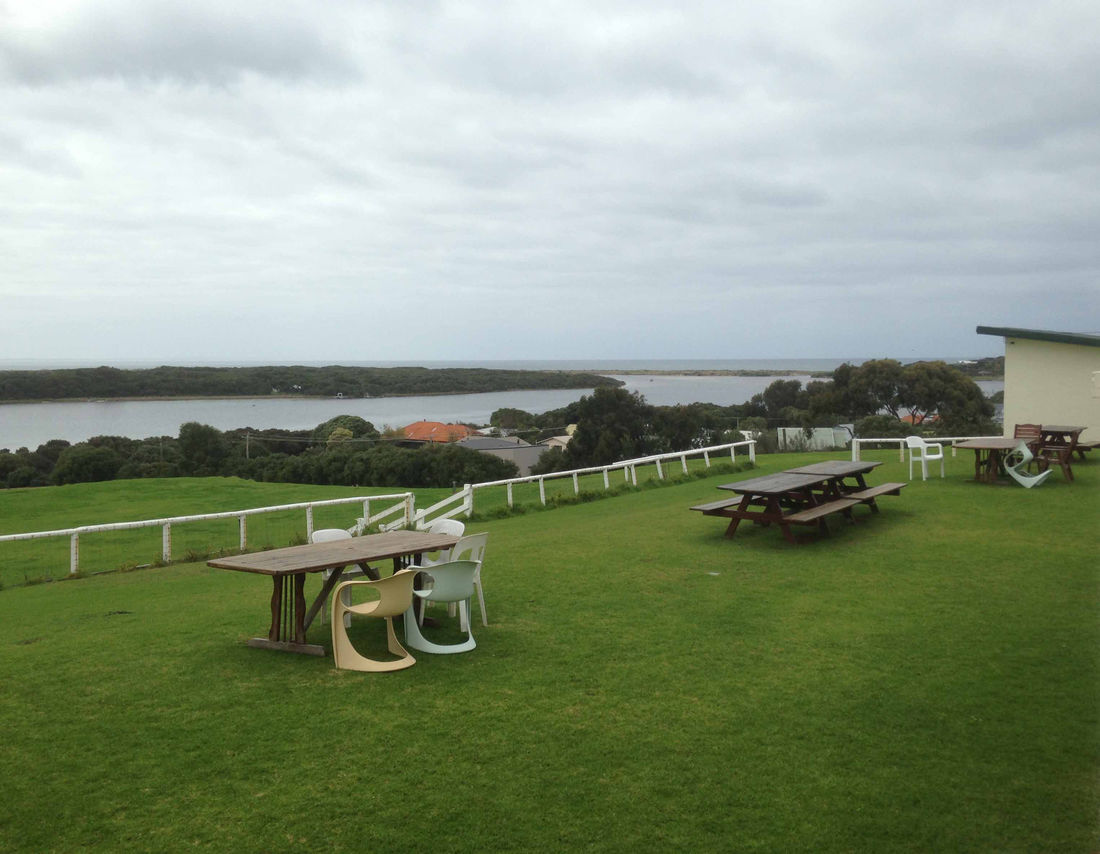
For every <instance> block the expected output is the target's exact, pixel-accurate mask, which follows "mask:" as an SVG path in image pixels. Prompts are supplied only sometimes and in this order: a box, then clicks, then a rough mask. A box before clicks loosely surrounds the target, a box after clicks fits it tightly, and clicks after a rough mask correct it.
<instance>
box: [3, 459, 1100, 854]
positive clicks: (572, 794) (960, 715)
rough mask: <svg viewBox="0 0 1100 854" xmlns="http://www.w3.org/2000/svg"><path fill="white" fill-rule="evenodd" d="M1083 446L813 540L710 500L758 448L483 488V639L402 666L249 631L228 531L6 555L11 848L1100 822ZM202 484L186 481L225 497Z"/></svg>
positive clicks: (915, 486)
mask: <svg viewBox="0 0 1100 854" xmlns="http://www.w3.org/2000/svg"><path fill="white" fill-rule="evenodd" d="M871 456H872V458H876V459H881V460H883V461H884V465H882V466H881V467H880V468H879V469H877V470H876V471H875V472H874V473H873V475H872V476H871V478H869V479H870V480H871V482H880V481H883V480H905V479H906V473H905V470H904V467H903V466H901V465H899V464H898V463H897V457H896V455H895V454H893V453H890V452H883V453H882V454H881V455H879V454H872V455H871ZM822 458H824V455H813V454H807V455H773V456H766V457H760V458H759V459H758V462H759V463H760V467H759V469H758V471H757V472H754V473H753V474H757V473H767V472H770V471H778V470H781V469H784V468H788V467H791V466H792V465H797V464H802V463H805V462H810V461H814V460H817V459H822ZM1075 471H1076V472H1077V474H1078V480H1077V482H1076V483H1074V484H1067V483H1066V482H1065V481H1064V480H1062V478H1061V475H1060V474H1055V475H1054V476H1053V477H1052V478H1051V479H1050V480H1048V481H1047V483H1046V484H1044V485H1043V486H1042V487H1041V488H1038V489H1034V490H1029V491H1028V490H1023V489H1021V488H1019V487H1016V486H1015V485H1012V486H1003V487H989V486H986V485H980V484H976V483H973V482H972V481H971V480H970V477H971V459H970V458H969V457H965V456H963V455H962V454H960V456H959V458H958V459H954V460H951V459H949V461H948V476H947V478H946V479H944V480H940V479H939V478H933V479H930V480H929V481H927V482H921V481H915V482H913V483H912V484H911V485H909V486H908V487H907V488H906V489H904V490H903V491H902V494H901V496H900V497H896V498H895V497H885V498H881V499H879V503H880V505H881V507H882V512H881V513H880V514H879V515H877V516H873V517H872V516H870V514H868V513H866V512H864V510H863V508H859V509H858V510H857V515H858V519H859V521H858V522H857V524H854V525H845V524H843V522H842V520H836V521H830V526H831V527H832V529H833V530H834V532H835V533H834V536H832V537H829V538H817V537H815V536H812V535H807V542H806V543H805V544H803V545H800V546H797V547H793V546H791V545H790V544H788V543H786V542H785V541H784V540H783V538H782V537H781V536H780V534H779V532H778V531H776V530H774V529H763V528H755V527H752V526H742V529H741V531H739V532H738V535H737V537H736V538H734V539H733V540H725V539H724V538H723V537H722V531H723V528H724V525H723V524H722V522H721V520H718V519H713V518H706V517H703V516H701V515H700V514H698V513H692V512H690V511H688V509H687V508H688V507H689V506H690V505H692V504H696V503H700V502H703V501H709V500H713V499H714V498H716V497H721V496H720V494H719V493H717V491H716V490H715V486H716V485H717V484H719V483H722V482H725V481H728V480H731V479H738V478H741V477H747V476H751V475H749V474H744V473H742V474H736V475H730V474H716V475H714V476H712V477H708V478H703V479H693V480H687V481H684V482H681V483H678V484H675V485H670V486H664V487H662V488H658V489H645V490H640V491H637V492H632V493H629V494H623V495H619V496H617V497H614V498H609V499H607V500H603V501H593V502H590V503H583V504H577V505H575V506H564V507H560V508H558V509H555V510H552V511H548V512H540V513H527V514H523V515H520V516H516V517H512V518H506V519H494V520H490V521H483V522H478V523H476V524H473V525H471V526H470V527H469V528H468V530H469V531H471V532H472V531H475V530H486V531H489V532H490V538H489V549H488V551H487V553H486V563H485V567H484V584H485V592H486V598H487V603H488V610H489V618H490V625H489V627H487V628H484V627H481V625H480V622H479V621H475V627H474V628H475V634H476V636H477V639H478V644H479V646H478V648H477V649H476V650H475V651H474V652H472V653H469V654H466V655H459V656H429V655H421V656H419V658H418V662H417V665H416V666H415V667H412V668H410V669H409V670H406V671H401V672H399V673H395V674H382V675H368V674H359V673H351V672H345V671H336V670H335V669H334V668H333V666H332V661H331V658H310V657H303V656H294V655H289V654H281V653H276V652H269V651H263V650H256V649H252V648H249V647H246V646H245V645H244V641H245V639H247V638H248V637H250V636H253V635H257V634H262V633H263V632H264V631H265V629H266V624H267V619H268V614H267V598H268V595H269V590H270V585H269V584H268V583H267V580H266V579H263V578H259V577H255V576H250V575H245V574H239V573H232V572H226V571H221V570H214V569H210V568H208V567H206V566H205V564H203V563H194V564H176V565H172V566H168V567H161V568H156V569H149V570H142V571H137V572H125V573H114V574H106V575H98V576H94V577H89V578H82V579H77V580H73V581H66V582H64V583H55V584H38V585H32V586H19V587H8V588H7V589H4V590H3V591H0V625H2V626H3V631H2V642H0V668H2V672H3V674H4V676H3V688H2V689H0V725H2V726H3V732H4V736H5V738H4V744H3V747H2V748H0V779H2V780H3V781H4V782H3V784H2V786H3V798H2V799H0V850H4V851H28V852H31V851H33V852H40V851H78V850H105V851H107V850H109V851H119V850H127V851H177V850H183V849H188V850H190V849H199V850H214V851H228V850H233V851H308V850H318V849H321V850H333V851H361V850H383V851H420V850H423V851H486V850H498V851H529V850H538V851H560V850H574V849H583V850H590V851H653V850H660V851H684V850H694V851H715V850H723V851H769V852H770V851H811V850H812V851H815V852H821V851H824V852H832V851H836V852H841V851H874V852H892V851H912V852H928V851H945V852H960V851H982V852H984V851H990V852H992V851H997V852H1002V851H1007V852H1035V851H1051V852H1063V851H1082V852H1089V851H1095V850H1097V849H1098V847H1100V844H1098V834H1097V831H1098V822H1097V815H1098V808H1100V784H1098V776H1097V770H1098V768H1100V762H1098V759H1100V726H1098V724H1100V720H1098V708H1100V702H1098V700H1100V693H1098V686H1100V625H1098V620H1097V614H1098V613H1100V612H1098V604H1100V584H1098V581H1100V572H1098V562H1097V554H1098V549H1097V546H1098V545H1100V543H1098V536H1097V525H1096V520H1097V510H1098V509H1100V502H1098V500H1097V496H1098V494H1100V493H1098V492H1097V481H1098V480H1100V477H1098V472H1100V465H1098V464H1097V463H1096V462H1094V461H1093V462H1090V463H1087V464H1084V465H1081V466H1078V467H1076V469H1075ZM106 486H113V485H104V487H106ZM176 486H177V488H178V489H179V490H180V491H179V493H178V494H179V498H180V501H179V506H178V507H177V506H176V504H175V503H174V500H173V496H172V494H171V492H172V490H169V492H168V493H167V494H166V495H165V496H164V501H165V504H164V507H165V511H164V513H163V515H171V514H175V513H190V512H196V507H194V506H192V503H191V502H192V501H193V500H194V496H192V495H190V494H188V493H187V484H186V483H185V482H177V483H176ZM259 486H271V485H259ZM234 488H236V487H235V486H234ZM299 489H304V490H306V491H308V492H309V494H308V496H307V497H310V498H322V497H329V495H330V492H329V491H328V490H325V489H316V488H314V489H311V488H308V487H287V490H288V492H287V493H285V494H286V495H290V494H291V493H293V492H294V490H299ZM202 491H203V493H204V494H203V496H202V502H203V503H202V509H203V510H205V509H208V508H209V507H210V506H211V505H219V504H220V502H222V501H223V499H224V501H225V502H226V503H228V505H231V506H229V507H228V508H227V509H236V507H237V506H239V505H240V501H241V497H240V495H239V494H238V495H231V496H228V497H226V496H220V495H219V494H218V489H217V484H216V483H206V482H204V483H203V485H202ZM31 492H37V493H39V494H40V496H41V497H40V498H39V497H38V496H35V500H36V501H40V502H41V506H42V507H43V508H47V507H48V508H49V509H48V512H49V513H56V514H57V515H56V516H55V517H50V518H54V519H60V518H62V517H65V518H66V519H70V518H71V516H72V515H80V514H82V513H84V512H85V510H87V508H88V506H90V505H97V506H101V505H99V504H98V502H99V501H100V499H98V498H97V497H96V496H95V490H94V489H92V488H90V489H89V491H88V492H86V493H79V494H78V492H76V491H70V492H66V491H65V490H64V489H56V490H37V491H31ZM70 496H77V497H78V498H79V503H78V504H75V505H72V506H69V507H66V506H65V505H66V502H67V501H68V500H69V497H70ZM23 500H26V499H23ZM102 500H103V501H108V500H117V501H119V502H123V503H124V496H120V495H115V494H113V493H112V497H111V498H103V499H102ZM143 500H144V499H143ZM280 500H282V499H280ZM287 500H300V499H296V498H288V499H287ZM265 501H266V499H265ZM261 503H263V502H261ZM272 503H278V502H277V501H273V502H272ZM9 506H10V505H9ZM3 507H4V505H0V508H3ZM78 511H79V512H78ZM111 511H112V513H115V514H116V517H117V514H118V513H123V514H124V515H125V513H126V507H124V506H116V507H112V508H111ZM39 512H41V513H46V512H47V510H45V509H43V510H41V511H39ZM39 518H40V519H42V518H44V517H41V516H40V517H39ZM834 518H835V517H834ZM95 521H102V520H101V519H96V520H95ZM35 524H37V523H36V522H33V523H31V524H30V525H27V526H20V527H21V528H22V529H23V530H33V529H35V527H34V526H35ZM45 524H46V526H48V527H62V526H63V525H61V524H58V523H57V522H56V521H54V522H47V523H45ZM65 524H66V525H67V524H72V522H71V521H69V522H66V523H65ZM9 526H10V519H8V518H7V517H5V521H4V528H5V530H10V527H9ZM807 531H809V529H807ZM5 571H9V570H8V568H6V569H5ZM317 583H318V582H317V580H316V579H311V580H310V588H309V589H310V590H313V589H316V586H317ZM327 628H328V627H327V626H321V625H315V626H314V627H312V628H311V631H310V638H309V639H310V640H311V641H313V642H316V643H321V644H324V645H325V646H326V647H328V646H329V645H330V644H329V638H328V635H327ZM376 628H380V627H375V626H369V625H365V626H363V627H362V629H361V634H360V637H361V640H362V641H363V642H364V643H374V642H375V641H376V640H377V638H376V637H375V635H374V634H372V631H373V629H376Z"/></svg>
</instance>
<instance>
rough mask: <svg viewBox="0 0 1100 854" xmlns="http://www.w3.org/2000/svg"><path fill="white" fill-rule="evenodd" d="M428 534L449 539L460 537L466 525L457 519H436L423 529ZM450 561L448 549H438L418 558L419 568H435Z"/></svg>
mask: <svg viewBox="0 0 1100 854" xmlns="http://www.w3.org/2000/svg"><path fill="white" fill-rule="evenodd" d="M425 530H426V531H427V532H428V533H429V534H446V535H447V536H450V537H461V536H462V535H463V534H464V533H465V532H466V525H465V523H463V522H460V521H458V519H436V520H435V521H434V522H432V523H431V524H430V525H428V527H427V528H426V529H425ZM450 559H451V550H450V549H440V550H439V551H437V552H426V553H425V554H422V555H421V556H420V557H419V559H418V560H419V563H420V565H421V566H435V565H436V564H440V563H446V562H447V561H449V560H450Z"/></svg>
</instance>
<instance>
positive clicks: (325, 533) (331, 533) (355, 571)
mask: <svg viewBox="0 0 1100 854" xmlns="http://www.w3.org/2000/svg"><path fill="white" fill-rule="evenodd" d="M350 539H351V533H350V532H349V531H345V530H344V529H343V528H320V529H318V530H316V531H314V532H313V534H312V535H310V538H309V541H310V542H311V543H331V542H333V541H334V540H350ZM362 574H363V570H361V569H360V568H359V567H357V566H349V567H344V571H343V573H342V574H341V575H340V577H341V578H353V577H354V576H356V575H362ZM330 575H332V570H331V569H326V570H324V571H323V572H322V573H321V578H322V581H328V579H329V576H330ZM347 602H348V604H351V600H350V599H348V600H347ZM327 613H328V602H325V607H324V608H322V609H321V622H322V623H323V622H324V621H325V616H326V614H327ZM344 625H346V626H349V625H351V617H348V618H347V621H346V622H345V623H344Z"/></svg>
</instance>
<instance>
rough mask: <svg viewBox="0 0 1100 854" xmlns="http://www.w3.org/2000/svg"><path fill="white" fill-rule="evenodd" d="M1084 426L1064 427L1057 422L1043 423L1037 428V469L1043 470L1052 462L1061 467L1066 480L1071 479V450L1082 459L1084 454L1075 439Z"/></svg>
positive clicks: (1083, 429)
mask: <svg viewBox="0 0 1100 854" xmlns="http://www.w3.org/2000/svg"><path fill="white" fill-rule="evenodd" d="M1085 429H1086V428H1084V427H1065V426H1062V425H1058V424H1043V425H1042V426H1041V427H1040V428H1039V437H1040V438H1039V452H1038V453H1037V454H1036V455H1035V456H1036V458H1037V459H1038V462H1039V469H1040V470H1041V471H1045V470H1046V468H1047V466H1049V465H1050V463H1052V462H1057V463H1058V465H1060V466H1061V467H1062V473H1063V474H1064V475H1065V476H1066V480H1070V481H1072V480H1073V467H1072V466H1071V465H1070V463H1072V462H1073V452H1074V451H1077V455H1078V456H1079V457H1080V458H1081V459H1082V460H1083V459H1084V458H1085V454H1084V452H1083V451H1080V450H1078V448H1077V441H1078V438H1079V437H1080V435H1081V434H1082V433H1083V432H1084V431H1085Z"/></svg>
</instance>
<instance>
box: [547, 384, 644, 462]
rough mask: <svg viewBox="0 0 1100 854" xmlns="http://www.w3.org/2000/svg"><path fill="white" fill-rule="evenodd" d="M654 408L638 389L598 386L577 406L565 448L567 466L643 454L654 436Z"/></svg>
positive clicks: (624, 458)
mask: <svg viewBox="0 0 1100 854" xmlns="http://www.w3.org/2000/svg"><path fill="white" fill-rule="evenodd" d="M652 418H653V408H652V407H651V406H649V405H648V404H647V403H646V402H645V398H643V397H642V396H641V395H640V394H638V393H637V392H633V393H632V392H628V391H626V390H625V389H621V388H598V389H596V390H595V391H594V392H593V393H592V394H591V395H586V396H585V397H582V398H581V399H580V401H579V402H578V406H577V430H576V432H575V433H574V434H573V438H572V439H571V440H570V441H569V446H568V447H567V448H566V450H565V459H566V461H567V463H568V465H569V467H570V468H582V467H584V466H598V465H606V464H607V463H613V462H617V461H619V460H627V459H631V458H632V457H640V456H645V455H646V454H648V453H650V448H651V446H652V443H653V440H652V435H651V429H650V428H651V425H650V422H651V420H652Z"/></svg>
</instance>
